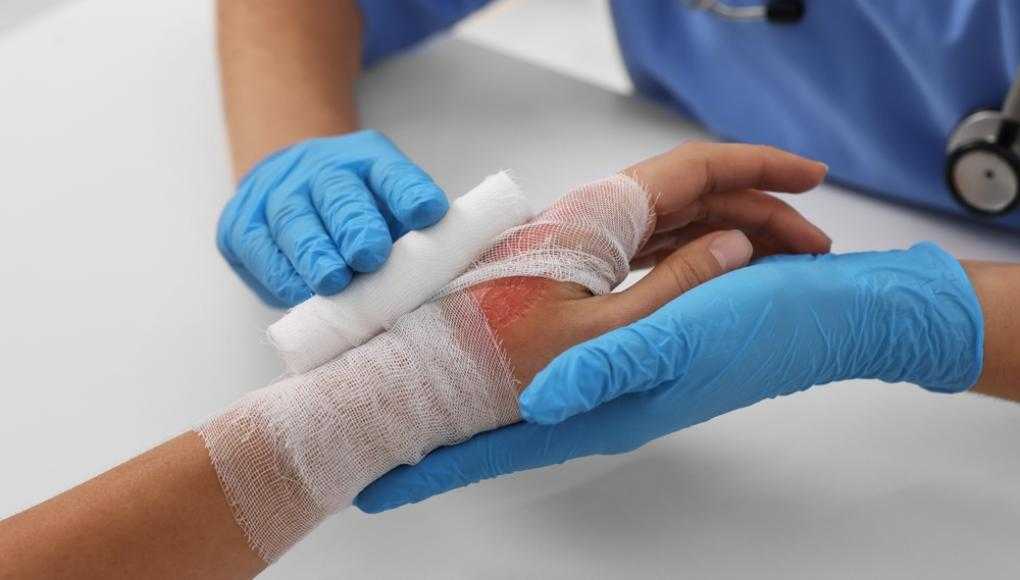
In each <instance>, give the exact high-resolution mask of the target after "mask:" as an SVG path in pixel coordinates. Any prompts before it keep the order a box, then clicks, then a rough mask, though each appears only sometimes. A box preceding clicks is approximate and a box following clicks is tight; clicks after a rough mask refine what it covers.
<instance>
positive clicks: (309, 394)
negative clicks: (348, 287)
mask: <svg viewBox="0 0 1020 580" xmlns="http://www.w3.org/2000/svg"><path fill="white" fill-rule="evenodd" d="M653 223H654V219H653V217H652V214H651V210H650V203H649V199H648V196H647V195H646V193H645V192H644V191H643V190H642V188H641V187H640V186H639V185H638V184H637V183H635V182H634V181H633V180H631V179H630V178H628V177H625V176H622V175H616V176H612V177H609V178H607V179H604V180H601V181H597V182H594V183H591V184H588V185H585V186H582V187H580V188H578V189H576V190H574V191H572V192H571V193H569V194H568V195H567V196H565V197H564V198H562V199H561V200H559V201H558V202H556V203H555V204H554V205H553V206H552V207H550V208H549V209H548V210H546V211H545V212H543V213H542V214H541V215H540V216H539V217H538V218H536V219H535V220H533V221H531V222H529V223H527V224H524V225H522V226H519V227H516V228H512V229H510V230H508V231H506V232H504V233H503V234H502V235H501V236H499V238H498V239H497V240H496V242H495V243H494V244H493V245H492V246H491V247H490V248H489V249H488V250H486V251H485V252H484V253H483V254H482V255H481V256H480V257H479V258H478V259H477V261H476V263H475V264H474V265H473V266H472V267H471V269H469V270H468V271H467V272H466V273H465V274H463V275H462V276H460V277H459V278H457V279H456V280H454V281H452V282H451V283H450V284H448V285H447V286H446V288H444V289H442V291H441V292H439V298H437V299H435V300H433V301H431V302H427V303H425V304H423V305H422V306H420V307H418V308H417V309H415V310H414V311H412V312H410V313H408V314H405V315H404V316H401V317H399V318H398V319H397V320H396V321H395V322H394V323H393V324H392V325H391V326H389V327H388V328H387V330H386V331H385V332H383V333H381V334H379V335H377V336H375V337H374V338H372V339H371V340H369V341H368V342H366V343H364V344H363V345H361V346H359V347H356V348H353V349H351V350H349V351H347V352H346V353H344V354H342V355H341V356H339V357H338V358H336V359H334V360H332V361H330V362H328V363H326V364H324V365H322V366H319V367H317V368H315V369H313V370H311V371H309V372H307V373H304V374H300V375H293V376H290V377H287V378H285V379H283V380H281V381H280V382H278V383H275V384H273V385H270V386H268V387H265V388H263V389H260V390H257V391H254V392H252V393H250V394H248V395H247V396H245V397H244V398H242V399H241V400H239V401H237V402H236V403H234V404H233V405H231V406H230V407H229V408H227V409H226V410H225V411H223V412H222V413H219V414H217V415H215V416H213V417H211V418H210V419H208V420H207V421H205V422H204V423H203V424H202V425H200V426H199V427H198V428H197V431H198V433H199V434H200V435H201V436H202V437H203V439H204V441H205V443H206V446H207V448H208V450H209V455H210V458H211V460H212V463H213V466H214V467H215V469H216V472H217V474H218V475H219V478H220V482H221V484H222V487H223V490H224V494H225V496H226V498H227V500H228V502H229V503H230V504H231V506H232V508H233V510H234V514H235V517H236V519H237V522H238V524H239V525H240V527H241V529H242V530H243V531H244V533H245V534H246V535H247V537H248V539H249V541H250V544H251V546H252V548H253V549H254V550H255V551H256V552H257V553H258V554H259V555H260V556H261V557H262V558H263V559H265V560H266V561H267V562H272V561H273V560H275V559H276V558H278V557H279V556H280V555H281V554H283V552H284V551H285V550H287V548H289V547H290V546H291V545H293V544H294V543H295V542H297V541H298V540H299V539H301V538H302V537H303V536H304V535H305V534H307V533H308V532H309V531H310V530H311V529H312V528H314V527H315V526H316V525H317V524H318V523H319V522H321V521H322V520H323V519H324V518H326V517H327V516H329V515H330V514H332V513H334V512H336V511H339V510H341V509H343V508H345V507H346V506H348V505H350V503H351V501H352V499H353V498H354V496H355V495H356V494H357V493H358V492H359V491H360V490H361V489H363V488H364V487H365V486H366V485H368V484H369V483H371V482H372V481H373V480H375V479H376V478H378V477H379V476H381V475H382V474H384V473H386V472H387V471H389V470H390V469H392V468H394V467H396V466H397V465H400V464H411V463H415V462H417V461H418V460H420V459H421V458H422V457H423V456H424V455H425V454H426V453H428V452H429V451H431V450H432V449H435V448H436V447H440V446H443V445H451V444H454V443H457V442H460V441H463V440H465V439H467V438H468V437H471V436H472V435H474V434H476V433H479V432H482V431H487V430H490V429H494V428H497V427H501V426H504V425H507V424H510V423H513V422H515V421H517V420H518V419H519V415H518V410H517V392H518V390H519V385H518V384H516V381H515V379H514V375H513V368H512V366H511V361H510V360H509V359H508V357H507V355H506V353H505V352H504V351H503V350H502V349H501V347H500V343H499V340H498V337H497V336H496V335H495V334H494V331H493V329H492V328H491V327H490V323H489V321H488V320H487V319H486V315H485V313H484V312H483V311H482V310H481V309H480V307H479V301H478V296H479V295H481V293H482V292H484V290H483V288H487V287H491V286H492V285H499V284H500V280H501V279H504V278H507V277H511V276H540V277H545V278H551V279H554V280H559V281H563V282H575V283H578V284H582V285H584V286H585V287H587V288H588V289H590V290H591V291H592V292H593V293H595V294H603V293H606V292H609V291H610V290H611V289H612V288H613V287H614V286H615V285H616V284H618V283H619V282H620V281H622V280H623V278H624V277H625V276H626V275H627V273H628V271H629V267H628V264H629V261H630V258H631V257H632V256H633V255H634V254H635V252H636V251H637V250H638V248H639V247H640V246H641V244H643V243H644V240H645V239H646V237H647V235H648V234H649V232H650V231H651V229H652V227H653ZM405 282H406V283H408V284H413V283H414V281H413V280H406V281H405ZM483 283H484V287H480V286H479V285H480V284H483Z"/></svg>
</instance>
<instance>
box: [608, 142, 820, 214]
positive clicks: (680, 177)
mask: <svg viewBox="0 0 1020 580" xmlns="http://www.w3.org/2000/svg"><path fill="white" fill-rule="evenodd" d="M827 171H828V167H827V166H826V165H825V164H823V163H819V162H817V161H812V160H810V159H807V158H804V157H800V156H799V155H794V154H793V153H789V152H787V151H782V150H780V149H776V148H775V147H768V146H764V145H745V144H739V143H703V142H691V143H685V144H683V145H680V146H679V147H676V148H675V149H672V150H671V151H668V152H666V153H663V154H661V155H658V156H656V157H653V158H651V159H648V160H645V161H642V162H641V163H638V164H636V165H633V166H631V167H629V168H627V169H626V170H625V171H624V173H625V174H627V175H629V176H631V177H632V178H634V179H636V180H637V181H638V182H640V183H641V184H643V185H644V186H645V187H646V188H647V190H648V191H649V193H651V194H652V195H654V196H656V198H655V199H656V201H655V210H656V213H658V214H660V215H662V214H667V213H672V212H675V211H678V210H680V209H682V208H684V207H686V206H687V205H688V204H690V203H691V202H692V201H694V200H695V199H698V198H700V197H703V196H708V195H711V194H715V193H721V192H725V191H732V190H738V189H752V188H753V189H766V190H770V191H784V192H790V193H799V192H804V191H807V190H809V189H812V188H814V187H816V186H817V185H818V184H820V183H821V182H822V180H823V179H824V178H825V174H826V172H827Z"/></svg>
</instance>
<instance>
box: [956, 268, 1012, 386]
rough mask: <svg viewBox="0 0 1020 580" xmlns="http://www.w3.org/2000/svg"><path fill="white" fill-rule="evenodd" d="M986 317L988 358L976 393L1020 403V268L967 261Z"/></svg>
mask: <svg viewBox="0 0 1020 580" xmlns="http://www.w3.org/2000/svg"><path fill="white" fill-rule="evenodd" d="M961 263H962V264H963V269H964V270H965V271H966V272H967V277H968V278H970V282H971V284H973V285H974V291H975V293H977V296H978V301H979V302H980V303H981V310H982V312H983V313H984V318H985V356H984V368H983V369H982V370H981V378H980V379H978V382H977V384H976V385H974V388H973V391H974V392H977V393H981V394H984V395H991V396H993V397H999V398H1002V399H1009V400H1012V401H1017V402H1020V293H1018V292H1017V290H1018V289H1020V265H1017V264H1003V263H993V262H978V261H973V260H964V261H962V262H961Z"/></svg>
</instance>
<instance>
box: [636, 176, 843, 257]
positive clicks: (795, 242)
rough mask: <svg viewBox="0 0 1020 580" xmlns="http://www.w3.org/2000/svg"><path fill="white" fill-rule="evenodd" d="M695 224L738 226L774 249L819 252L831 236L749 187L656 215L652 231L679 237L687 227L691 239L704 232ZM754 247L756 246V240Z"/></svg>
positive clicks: (780, 203) (718, 227)
mask: <svg viewBox="0 0 1020 580" xmlns="http://www.w3.org/2000/svg"><path fill="white" fill-rule="evenodd" d="M699 224H705V225H708V226H711V227H712V228H713V229H716V230H719V229H732V228H739V229H741V230H743V231H744V233H745V234H747V235H748V237H750V238H751V241H752V242H757V240H758V239H759V238H760V239H767V240H774V242H775V245H776V246H777V249H779V250H780V251H783V252H787V253H791V254H804V253H807V254H821V253H826V252H828V251H829V249H830V247H831V246H832V240H831V239H830V238H829V236H827V235H826V234H825V232H823V231H822V230H821V228H819V227H818V226H816V225H814V224H813V223H811V222H810V221H808V220H807V218H805V217H804V216H803V215H801V214H800V213H799V212H798V211H797V210H796V209H794V208H793V207H791V206H790V205H789V204H787V203H786V202H785V201H783V200H781V199H779V198H777V197H775V196H773V195H769V194H767V193H764V192H761V191H757V190H753V189H747V190H741V191H729V192H724V193H719V194H716V195H712V196H709V197H705V198H702V199H699V200H697V201H695V202H694V203H692V204H691V207H690V208H685V209H684V210H681V211H678V212H674V213H672V214H666V215H663V216H660V217H659V218H658V220H657V223H656V228H655V231H656V235H660V234H663V233H670V232H672V233H676V234H677V236H678V238H680V239H683V237H684V234H685V232H684V230H691V231H692V232H693V234H688V236H687V240H691V239H694V238H695V237H698V236H700V235H701V234H703V233H705V232H704V231H700V230H699V228H697V227H695V226H697V225H699ZM650 242H651V240H649V243H650ZM648 245H649V244H646V247H647V246H648ZM657 249H658V248H655V249H654V250H657ZM755 249H756V250H757V249H759V248H758V244H757V243H756V244H755ZM654 250H653V251H654ZM643 252H644V248H642V253H643ZM639 255H640V253H639Z"/></svg>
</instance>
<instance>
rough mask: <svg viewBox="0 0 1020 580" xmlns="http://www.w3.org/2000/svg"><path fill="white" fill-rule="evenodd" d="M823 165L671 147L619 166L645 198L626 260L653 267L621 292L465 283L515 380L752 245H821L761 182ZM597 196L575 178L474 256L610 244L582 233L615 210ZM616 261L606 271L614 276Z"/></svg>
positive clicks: (768, 249)
mask: <svg viewBox="0 0 1020 580" xmlns="http://www.w3.org/2000/svg"><path fill="white" fill-rule="evenodd" d="M825 171H826V168H825V166H824V165H822V164H820V163H816V162H814V161H809V160H807V159H804V158H801V157H797V156H795V155H792V154H790V153H786V152H783V151H780V150H777V149H773V148H770V147H761V146H753V145H738V144H715V143H689V144H685V145H681V146H680V147H677V148H675V149H673V150H671V151H669V152H667V153H664V154H662V155H659V156H657V157H653V158H651V159H648V160H646V161H643V162H641V163H638V164H636V165H634V166H632V167H630V168H628V169H627V170H625V171H624V172H623V173H624V175H627V176H629V177H631V178H633V179H634V180H636V181H637V182H639V183H640V184H641V185H642V186H643V187H644V188H645V190H646V191H647V193H648V194H649V195H650V196H651V198H652V200H653V202H654V203H653V214H654V215H653V216H650V217H651V219H650V220H649V222H648V223H647V226H648V229H647V231H645V232H643V233H642V234H640V237H641V238H643V243H640V244H639V249H638V250H637V253H636V255H635V256H634V260H633V263H632V266H634V267H641V266H651V265H655V266H656V267H655V268H654V269H653V270H652V271H651V273H649V275H648V276H646V277H645V278H643V279H642V280H640V281H639V282H638V283H637V284H635V285H634V286H633V287H631V288H629V289H627V290H626V291H624V292H620V293H616V294H607V295H602V296H593V295H592V293H591V292H590V291H589V290H588V289H586V288H585V287H583V286H581V285H579V284H574V283H564V282H557V281H553V280H550V279H548V278H540V277H525V276H513V277H509V278H501V279H497V280H493V281H490V282H485V283H483V284H480V285H478V286H475V287H473V288H472V289H471V292H472V294H473V295H474V296H475V297H476V299H477V300H478V301H479V304H480V305H481V307H482V311H483V312H484V313H485V316H486V318H487V320H488V321H489V325H490V327H491V328H492V330H493V331H494V333H495V334H496V336H497V338H498V339H499V341H500V343H501V344H502V346H503V348H504V349H505V351H506V353H507V354H508V356H509V357H510V359H511V362H512V366H513V370H514V375H515V378H516V379H517V381H518V382H519V385H518V387H519V388H523V387H524V386H526V385H527V384H528V383H529V382H530V381H531V378H532V377H533V376H534V375H535V374H536V373H537V372H538V371H539V370H541V369H542V368H543V367H544V366H545V365H546V364H547V363H548V362H549V361H551V360H552V358H553V357H555V356H556V355H557V354H559V353H560V352H562V351H564V350H566V349H567V348H569V347H570V346H572V345H574V344H577V343H580V342H583V341H585V340H588V339H590V338H592V337H595V336H598V335H600V334H603V333H605V332H607V331H608V330H611V329H613V328H617V327H619V326H623V325H625V324H628V323H630V322H633V321H635V320H637V319H639V318H643V317H644V316H646V315H648V314H650V313H651V312H653V311H654V310H656V309H658V308H659V307H660V306H662V305H663V304H665V303H666V302H668V301H669V300H671V299H673V298H675V297H676V296H678V295H680V294H682V293H683V292H685V291H687V290H689V289H691V288H692V287H694V286H696V285H698V284H701V283H703V282H706V281H708V280H710V279H712V278H714V277H716V276H719V275H720V274H723V273H725V272H727V271H729V270H732V269H735V268H738V267H740V266H743V265H745V264H746V263H747V262H748V260H749V259H750V258H751V257H752V249H753V253H754V255H755V256H756V257H758V256H764V255H771V254H775V253H825V252H828V251H829V247H830V243H831V241H830V240H829V238H828V237H827V236H826V235H825V234H824V233H823V232H822V231H821V230H819V229H818V228H817V227H815V226H814V225H812V224H811V223H810V222H808V221H807V220H806V219H805V218H804V217H803V216H801V215H800V214H799V213H797V212H796V211H795V210H794V209H793V208H791V207H790V206H789V205H787V204H786V203H784V202H783V201H781V200H780V199H778V198H777V197H775V196H772V195H770V194H767V193H764V192H762V191H761V190H763V189H766V190H775V191H784V192H793V193H798V192H803V191H806V190H809V189H811V188H813V187H815V186H817V185H818V184H819V183H820V182H821V181H822V179H823V178H824V176H825ZM600 196H601V200H604V199H606V198H607V197H608V198H609V199H612V194H610V195H609V196H606V192H605V191H596V190H591V191H586V190H584V189H583V188H582V189H581V190H578V191H576V192H573V193H572V194H570V195H569V196H567V197H564V198H563V199H561V200H560V201H558V202H556V204H554V205H553V206H552V207H551V208H549V209H548V210H546V212H544V213H543V214H542V215H540V216H539V217H538V218H537V219H536V220H534V221H533V222H532V223H531V224H529V225H526V226H523V227H522V228H518V229H519V230H520V231H519V232H517V234H516V235H515V236H512V237H511V238H508V239H505V240H504V241H503V242H501V244H500V245H499V246H497V247H495V248H493V249H491V250H490V251H489V252H487V253H486V255H485V256H483V258H482V262H483V263H484V262H486V261H487V260H489V261H495V260H497V259H500V258H503V259H505V258H506V256H507V255H513V254H515V253H516V254H521V253H528V252H532V253H534V252H535V250H536V248H540V247H550V246H557V247H558V246H567V247H574V248H578V249H579V250H580V251H582V252H586V253H594V254H599V253H600V252H602V253H605V252H611V251H612V250H608V249H606V248H598V247H593V244H592V243H591V237H595V236H598V235H599V231H597V230H599V229H600V228H599V226H600V225H601V224H602V222H605V221H607V220H609V221H611V220H612V219H613V218H614V217H617V216H615V214H613V211H614V209H615V208H606V207H600V204H599V201H600ZM609 229H612V227H609ZM734 230H735V231H734ZM749 240H750V243H749ZM606 259H607V260H608V261H612V259H613V257H612V256H606ZM622 266H623V267H624V268H623V271H621V272H616V274H626V269H625V267H626V264H623V265H622ZM617 281H618V280H617Z"/></svg>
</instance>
